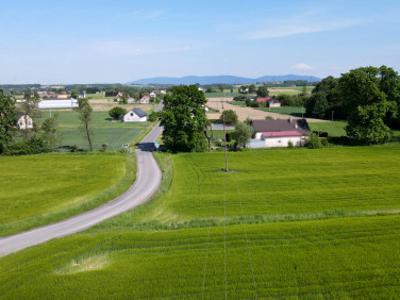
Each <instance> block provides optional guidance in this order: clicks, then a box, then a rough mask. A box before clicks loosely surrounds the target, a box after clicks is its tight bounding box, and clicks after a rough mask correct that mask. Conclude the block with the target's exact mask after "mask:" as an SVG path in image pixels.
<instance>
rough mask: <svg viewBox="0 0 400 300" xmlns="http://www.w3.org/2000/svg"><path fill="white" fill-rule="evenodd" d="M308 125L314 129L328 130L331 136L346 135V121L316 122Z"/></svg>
mask: <svg viewBox="0 0 400 300" xmlns="http://www.w3.org/2000/svg"><path fill="white" fill-rule="evenodd" d="M308 125H309V126H310V129H311V130H312V131H320V132H327V133H328V134H329V136H330V137H341V136H346V126H347V122H346V121H334V122H332V121H327V122H316V123H309V124H308Z"/></svg>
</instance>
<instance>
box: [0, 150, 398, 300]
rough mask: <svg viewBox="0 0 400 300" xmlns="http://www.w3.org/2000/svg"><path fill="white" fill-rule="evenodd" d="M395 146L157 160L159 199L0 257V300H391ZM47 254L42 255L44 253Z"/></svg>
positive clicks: (395, 216)
mask: <svg viewBox="0 0 400 300" xmlns="http://www.w3.org/2000/svg"><path fill="white" fill-rule="evenodd" d="M399 154H400V146H399V145H398V144H392V145H389V146H384V147H364V148H363V147H337V148H325V149H319V150H308V149H291V150H267V151H265V150H260V151H246V152H242V153H229V162H230V166H231V168H232V172H231V173H229V174H226V173H223V172H221V167H222V166H223V154H222V153H209V154H180V155H168V154H159V155H158V156H157V158H158V160H159V161H160V162H161V165H162V167H163V172H164V173H163V174H164V181H163V183H162V187H161V190H160V192H159V194H158V195H157V196H156V197H155V199H154V200H153V201H152V202H150V203H148V204H146V205H144V206H142V207H140V208H138V209H137V210H134V211H131V212H128V213H126V214H124V215H122V216H120V217H117V218H114V219H112V220H109V221H106V222H104V223H102V224H100V225H98V226H96V227H95V228H93V229H91V230H89V231H87V232H85V233H80V234H77V235H74V236H71V237H68V238H63V239H60V240H56V241H52V242H50V243H47V244H45V245H42V246H38V247H34V248H31V249H27V250H25V251H23V252H20V253H17V254H14V255H11V256H8V257H5V258H1V259H0V270H7V272H1V271H0V295H2V298H4V299H13V298H24V299H33V298H35V299H45V298H57V299H110V298H130V299H149V298H157V299H160V298H175V299H188V298H191V299H199V298H202V299H203V298H206V299H222V298H224V299H256V298H271V297H274V298H306V299H310V298H339V299H343V298H385V299H388V298H395V297H397V295H399V293H400V250H399V249H400V240H399V239H398V236H399V235H400V216H399V215H398V213H399V212H400V200H399V198H398V195H399V192H400V186H399V184H398V182H399V180H400V161H399V160H398V157H399ZM43 253H46V255H43Z"/></svg>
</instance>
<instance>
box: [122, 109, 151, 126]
mask: <svg viewBox="0 0 400 300" xmlns="http://www.w3.org/2000/svg"><path fill="white" fill-rule="evenodd" d="M124 122H127V123H129V122H147V114H146V113H145V112H144V111H143V110H142V109H140V108H134V109H132V110H131V111H130V112H128V113H127V114H126V115H125V116H124Z"/></svg>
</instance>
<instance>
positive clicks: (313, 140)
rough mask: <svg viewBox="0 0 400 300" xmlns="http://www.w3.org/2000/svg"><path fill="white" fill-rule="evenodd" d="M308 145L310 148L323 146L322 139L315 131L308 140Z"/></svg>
mask: <svg viewBox="0 0 400 300" xmlns="http://www.w3.org/2000/svg"><path fill="white" fill-rule="evenodd" d="M306 146H307V147H308V148H310V149H320V148H321V147H322V144H321V140H320V138H319V137H318V135H316V134H315V133H312V134H311V135H310V139H309V140H308V142H307V144H306Z"/></svg>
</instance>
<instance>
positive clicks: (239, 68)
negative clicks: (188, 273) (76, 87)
mask: <svg viewBox="0 0 400 300" xmlns="http://www.w3.org/2000/svg"><path fill="white" fill-rule="evenodd" d="M5 1H7V2H6V3H2V5H1V9H0V37H1V39H0V83H1V84H6V83H12V84H13V83H42V84H48V83H94V82H127V81H132V80H135V79H140V78H145V77H154V76H184V75H220V74H232V75H239V76H251V77H256V76H261V75H280V74H289V73H290V74H292V73H295V74H310V75H316V76H321V77H322V76H327V75H339V74H340V73H342V72H346V71H348V70H349V69H352V68H355V67H359V66H364V65H382V64H386V65H389V66H392V67H394V68H395V69H396V70H400V55H399V53H400V18H399V16H400V1H398V0H380V1H371V0H363V1H361V0H360V1H358V0H347V1H345V0H331V1H321V0H319V1H311V0H292V1H289V0H286V1H285V0H280V1H278V0H247V1H243V0H218V1H216V0H214V1H211V0H210V1H208V0H197V1H189V0H156V1H151V0H148V1H136V0H130V1H128V0H126V1H125V0H120V1H118V0H114V1H108V0H97V1H94V0H86V1H84V0H79V1H77V0H69V1H57V0H53V1H50V0H36V1H27V0H26V1H23V0H13V1H11V0H5ZM5 1H4V2H5Z"/></svg>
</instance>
